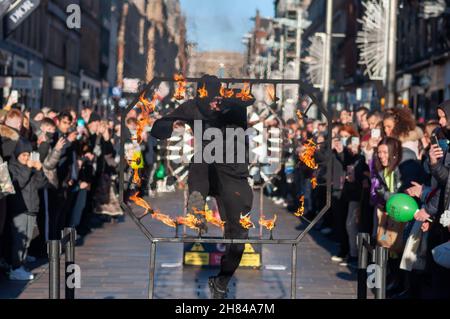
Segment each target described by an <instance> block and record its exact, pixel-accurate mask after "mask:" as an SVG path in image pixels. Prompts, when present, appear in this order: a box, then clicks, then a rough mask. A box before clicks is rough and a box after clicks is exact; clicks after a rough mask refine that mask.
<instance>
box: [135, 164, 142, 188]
mask: <svg viewBox="0 0 450 319" xmlns="http://www.w3.org/2000/svg"><path fill="white" fill-rule="evenodd" d="M133 171H134V174H133V183H135V184H137V185H141V178H140V177H139V168H135V169H133Z"/></svg>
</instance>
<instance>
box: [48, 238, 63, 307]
mask: <svg viewBox="0 0 450 319" xmlns="http://www.w3.org/2000/svg"><path fill="white" fill-rule="evenodd" d="M47 249H48V251H47V253H48V263H49V276H48V277H49V299H60V293H59V279H60V276H59V275H60V274H59V257H60V254H61V246H60V242H59V240H50V241H49V242H48V243H47Z"/></svg>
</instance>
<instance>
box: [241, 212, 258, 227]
mask: <svg viewBox="0 0 450 319" xmlns="http://www.w3.org/2000/svg"><path fill="white" fill-rule="evenodd" d="M239 223H241V226H242V227H243V228H245V229H250V228H255V224H253V222H252V220H251V219H250V213H248V214H247V215H245V216H242V214H241V219H240V220H239Z"/></svg>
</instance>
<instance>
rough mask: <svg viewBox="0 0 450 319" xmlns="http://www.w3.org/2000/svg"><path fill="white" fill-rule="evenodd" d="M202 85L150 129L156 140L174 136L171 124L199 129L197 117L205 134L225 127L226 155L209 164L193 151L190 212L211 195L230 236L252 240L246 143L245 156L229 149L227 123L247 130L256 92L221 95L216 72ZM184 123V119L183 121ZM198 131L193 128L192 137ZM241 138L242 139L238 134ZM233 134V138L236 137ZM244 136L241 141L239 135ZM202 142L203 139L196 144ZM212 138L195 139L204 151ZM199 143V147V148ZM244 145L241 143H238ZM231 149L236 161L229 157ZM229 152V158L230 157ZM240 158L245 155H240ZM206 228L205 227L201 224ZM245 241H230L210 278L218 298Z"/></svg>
mask: <svg viewBox="0 0 450 319" xmlns="http://www.w3.org/2000/svg"><path fill="white" fill-rule="evenodd" d="M198 88H199V89H200V88H203V89H206V92H207V96H204V95H203V96H202V95H200V94H198V95H197V96H196V97H195V98H194V99H191V100H189V101H187V102H185V103H183V104H182V105H180V106H179V107H178V108H177V109H175V110H174V111H173V112H172V113H170V114H168V115H166V116H164V117H163V118H161V119H159V120H157V121H156V122H155V123H154V125H153V128H152V131H151V134H152V135H153V136H154V137H156V138H158V139H168V138H170V137H171V135H172V131H173V128H174V127H175V126H177V125H180V124H181V123H183V124H184V123H186V124H188V125H189V126H190V127H191V128H192V129H193V130H195V128H194V127H195V126H194V121H201V124H202V130H203V131H202V132H201V133H202V134H201V136H203V133H204V131H205V130H207V129H208V128H215V129H219V130H221V132H222V138H223V145H224V154H223V156H224V160H223V161H220V162H213V163H210V162H209V161H208V163H207V162H206V161H205V159H203V158H202V161H201V162H196V161H195V158H196V156H195V155H194V157H193V160H192V161H191V163H190V166H189V180H188V187H189V199H188V207H187V210H188V213H192V214H194V213H195V212H194V208H196V209H199V210H203V208H204V206H205V200H206V197H207V196H213V197H214V198H215V199H216V201H217V205H218V208H219V213H220V216H221V219H222V220H223V221H225V226H224V235H225V238H226V239H248V229H245V228H243V227H242V226H241V224H240V217H241V214H247V213H248V212H249V211H250V210H251V208H252V203H253V192H252V189H251V187H250V185H249V184H248V180H247V178H248V176H249V172H248V147H247V145H248V143H247V140H246V139H245V137H244V136H240V137H241V138H244V143H245V159H244V160H243V161H239V160H236V155H237V158H238V159H239V154H238V151H239V150H238V148H239V145H238V144H237V143H232V145H233V149H227V147H226V146H225V145H227V143H226V142H227V135H226V130H227V128H232V129H239V128H241V129H243V130H244V131H245V130H246V129H247V109H246V108H247V107H248V106H250V105H253V104H254V102H255V100H254V99H253V97H250V98H246V99H240V98H237V97H236V96H235V97H232V98H227V97H224V96H223V94H221V83H220V80H219V79H218V78H217V77H215V76H210V75H205V76H203V77H202V79H201V81H200V83H198ZM180 122H181V123H180ZM197 135H199V133H198V132H197V134H196V132H195V131H194V136H197ZM240 137H238V140H239V138H240ZM233 138H234V137H233ZM241 141H242V140H241ZM198 143H201V144H198ZM208 144H209V141H206V142H205V141H197V140H195V145H196V152H199V151H203V149H204V148H205V147H206V146H207V145H208ZM199 145H200V146H201V147H199ZM240 146H242V145H240ZM231 152H233V159H234V160H233V161H228V160H225V157H226V158H227V159H228V158H229V156H230V153H231ZM227 154H228V157H227ZM241 158H242V157H241ZM203 230H204V231H207V229H206V226H204V227H203ZM244 248H245V245H244V244H229V245H227V249H226V252H225V254H224V256H223V257H222V260H221V269H220V272H219V274H218V275H217V276H215V277H210V278H209V281H208V284H209V287H210V290H211V294H212V297H213V298H214V299H222V298H226V296H227V286H228V284H229V282H230V280H231V278H232V276H233V274H234V273H235V271H236V269H237V268H238V267H239V264H240V262H241V259H242V255H243V253H244Z"/></svg>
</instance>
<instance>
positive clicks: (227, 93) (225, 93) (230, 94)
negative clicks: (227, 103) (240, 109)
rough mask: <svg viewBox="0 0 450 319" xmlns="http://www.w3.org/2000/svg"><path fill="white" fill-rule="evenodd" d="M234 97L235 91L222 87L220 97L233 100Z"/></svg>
mask: <svg viewBox="0 0 450 319" xmlns="http://www.w3.org/2000/svg"><path fill="white" fill-rule="evenodd" d="M233 95H234V91H233V90H231V89H230V90H227V89H226V88H225V87H223V86H222V87H221V88H220V96H221V97H223V98H227V99H228V98H231V97H233Z"/></svg>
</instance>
